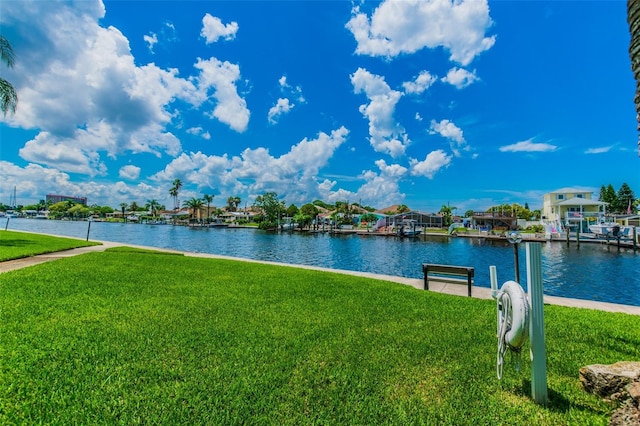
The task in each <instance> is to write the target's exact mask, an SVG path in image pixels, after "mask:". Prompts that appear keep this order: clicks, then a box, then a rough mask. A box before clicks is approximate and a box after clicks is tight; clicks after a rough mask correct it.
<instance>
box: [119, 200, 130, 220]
mask: <svg viewBox="0 0 640 426" xmlns="http://www.w3.org/2000/svg"><path fill="white" fill-rule="evenodd" d="M127 206H129V205H128V204H127V203H120V210H122V221H123V222H126V221H127V218H126V216H125V215H124V211H125V210H126V209H127Z"/></svg>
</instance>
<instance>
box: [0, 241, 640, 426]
mask: <svg viewBox="0 0 640 426" xmlns="http://www.w3.org/2000/svg"><path fill="white" fill-rule="evenodd" d="M545 315H546V339H547V355H548V384H549V399H550V403H549V406H548V407H547V408H543V407H540V406H538V405H536V404H535V403H533V402H532V400H531V398H530V375H531V372H530V369H529V367H530V363H529V361H528V355H525V356H524V357H523V358H524V360H523V366H522V371H521V372H519V373H518V372H516V371H515V369H514V367H513V365H512V363H511V362H510V359H509V358H507V360H508V362H507V365H506V366H505V372H504V378H503V380H502V381H498V380H497V378H496V372H495V369H496V367H495V360H496V338H495V331H496V324H495V321H496V314H495V302H492V301H487V300H478V299H471V298H462V297H455V296H447V295H442V294H437V293H432V292H424V291H420V290H416V289H413V288H411V287H408V286H403V285H399V284H393V283H387V282H382V281H376V280H372V279H367V278H361V277H352V276H345V275H340V274H333V273H325V272H318V271H309V270H303V269H296V268H288V267H277V266H270V265H264V264H254V263H247V262H239V261H228V260H213V259H202V258H191V257H184V256H179V255H170V254H162V253H157V252H143V251H138V250H133V249H118V250H108V251H106V252H103V253H89V254H85V255H82V256H76V257H72V258H65V259H61V260H56V261H54V262H49V263H45V264H41V265H37V266H33V267H29V268H26V269H23V270H18V271H13V272H8V273H4V274H1V275H0V424H92V425H93V424H109V425H110V424H126V425H131V424H141V423H144V424H171V425H173V424H184V425H197V424H207V425H223V424H252V425H256V424H257V425H262V424H264V425H286V424H290V425H305V424H330V425H335V424H358V425H383V424H397V425H413V424H427V425H476V426H477V425H496V424H504V425H533V424H535V425H567V424H572V425H589V424H598V425H606V424H607V423H608V414H609V412H610V410H611V407H610V406H608V405H607V404H605V403H603V402H602V401H601V400H600V399H599V398H597V397H595V396H593V395H589V394H587V393H585V392H584V391H583V390H582V388H581V386H580V382H579V379H578V370H579V368H580V367H581V366H584V365H587V364H592V363H613V362H616V361H620V360H638V359H640V317H638V316H632V315H626V314H614V313H607V312H599V311H591V310H581V309H572V308H564V307H558V306H547V307H545ZM524 353H525V354H528V353H529V350H528V347H525V349H524Z"/></svg>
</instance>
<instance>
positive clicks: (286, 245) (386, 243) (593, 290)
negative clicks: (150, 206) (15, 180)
mask: <svg viewBox="0 0 640 426" xmlns="http://www.w3.org/2000/svg"><path fill="white" fill-rule="evenodd" d="M6 221H7V219H2V220H0V226H1V227H2V229H4V228H5V226H6ZM8 229H10V230H12V229H13V230H22V231H31V232H38V233H47V234H54V235H61V236H70V237H77V238H83V239H84V238H86V237H87V232H88V231H89V239H91V240H104V241H114V242H119V243H125V244H127V243H128V244H136V245H144V246H150V247H159V248H167V249H173V250H179V251H185V252H197V253H211V254H218V255H225V256H234V257H241V258H248V259H257V260H267V261H274V262H284V263H292V264H302V265H313V266H320V267H325V268H332V269H346V270H352V271H363V272H371V273H376V274H386V275H395V276H403V277H409V278H422V277H423V274H422V264H423V263H442V264H450V265H461V266H472V267H474V268H475V273H476V279H475V283H476V285H477V286H480V287H490V281H489V266H491V265H495V266H496V267H497V271H498V283H499V285H501V284H502V283H503V282H504V281H507V280H510V279H514V249H513V246H511V245H510V244H509V243H507V242H506V241H503V240H498V241H496V240H487V239H482V238H462V237H460V238H449V237H446V236H435V237H431V236H426V237H424V238H423V239H406V238H405V239H399V238H395V237H383V236H374V235H371V236H369V235H367V236H359V235H355V234H352V235H340V236H338V235H329V234H326V233H319V234H304V233H288V232H283V233H269V232H264V231H260V230H256V229H247V228H225V227H221V228H188V227H184V226H172V225H147V224H131V223H129V224H125V223H108V222H92V223H91V226H90V228H89V223H88V222H71V221H57V220H35V219H16V218H12V219H10V222H9V225H8ZM518 253H519V258H520V262H519V263H520V268H519V269H520V277H521V281H522V284H523V286H524V287H525V288H526V277H527V274H526V253H525V243H522V244H520V247H519V250H518ZM542 261H543V280H544V292H545V294H548V295H552V296H561V297H571V298H577V299H586V300H596V301H602V302H611V303H621V304H626V305H634V306H640V267H639V266H640V252H634V251H633V250H631V249H618V248H617V247H615V246H609V245H605V244H599V243H582V244H580V246H579V247H578V246H576V244H575V243H572V244H571V245H569V246H567V244H566V243H565V242H547V243H542Z"/></svg>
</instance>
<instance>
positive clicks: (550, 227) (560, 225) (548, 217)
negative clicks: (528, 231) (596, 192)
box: [542, 189, 608, 234]
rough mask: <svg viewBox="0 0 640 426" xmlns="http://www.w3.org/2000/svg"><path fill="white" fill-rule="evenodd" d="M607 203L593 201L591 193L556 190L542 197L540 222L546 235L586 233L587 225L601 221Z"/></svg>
mask: <svg viewBox="0 0 640 426" xmlns="http://www.w3.org/2000/svg"><path fill="white" fill-rule="evenodd" d="M607 204H608V203H605V202H603V201H598V200H594V199H593V192H591V191H577V190H572V189H570V190H558V191H554V192H549V193H548V194H545V195H544V197H543V204H542V220H543V224H544V225H545V226H546V228H547V233H551V234H555V233H561V232H566V231H567V230H574V231H577V232H588V229H589V225H591V224H594V223H596V222H598V221H600V220H601V218H602V217H603V216H604V215H605V214H606V206H607Z"/></svg>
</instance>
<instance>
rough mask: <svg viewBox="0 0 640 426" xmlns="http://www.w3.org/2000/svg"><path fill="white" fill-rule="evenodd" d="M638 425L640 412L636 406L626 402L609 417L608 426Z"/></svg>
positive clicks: (629, 401)
mask: <svg viewBox="0 0 640 426" xmlns="http://www.w3.org/2000/svg"><path fill="white" fill-rule="evenodd" d="M638 425H640V410H638V406H637V405H635V404H633V402H632V401H631V400H628V401H627V402H625V403H624V404H622V405H621V406H620V407H619V408H618V409H617V410H616V411H614V412H613V414H612V415H611V419H609V426H638Z"/></svg>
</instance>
